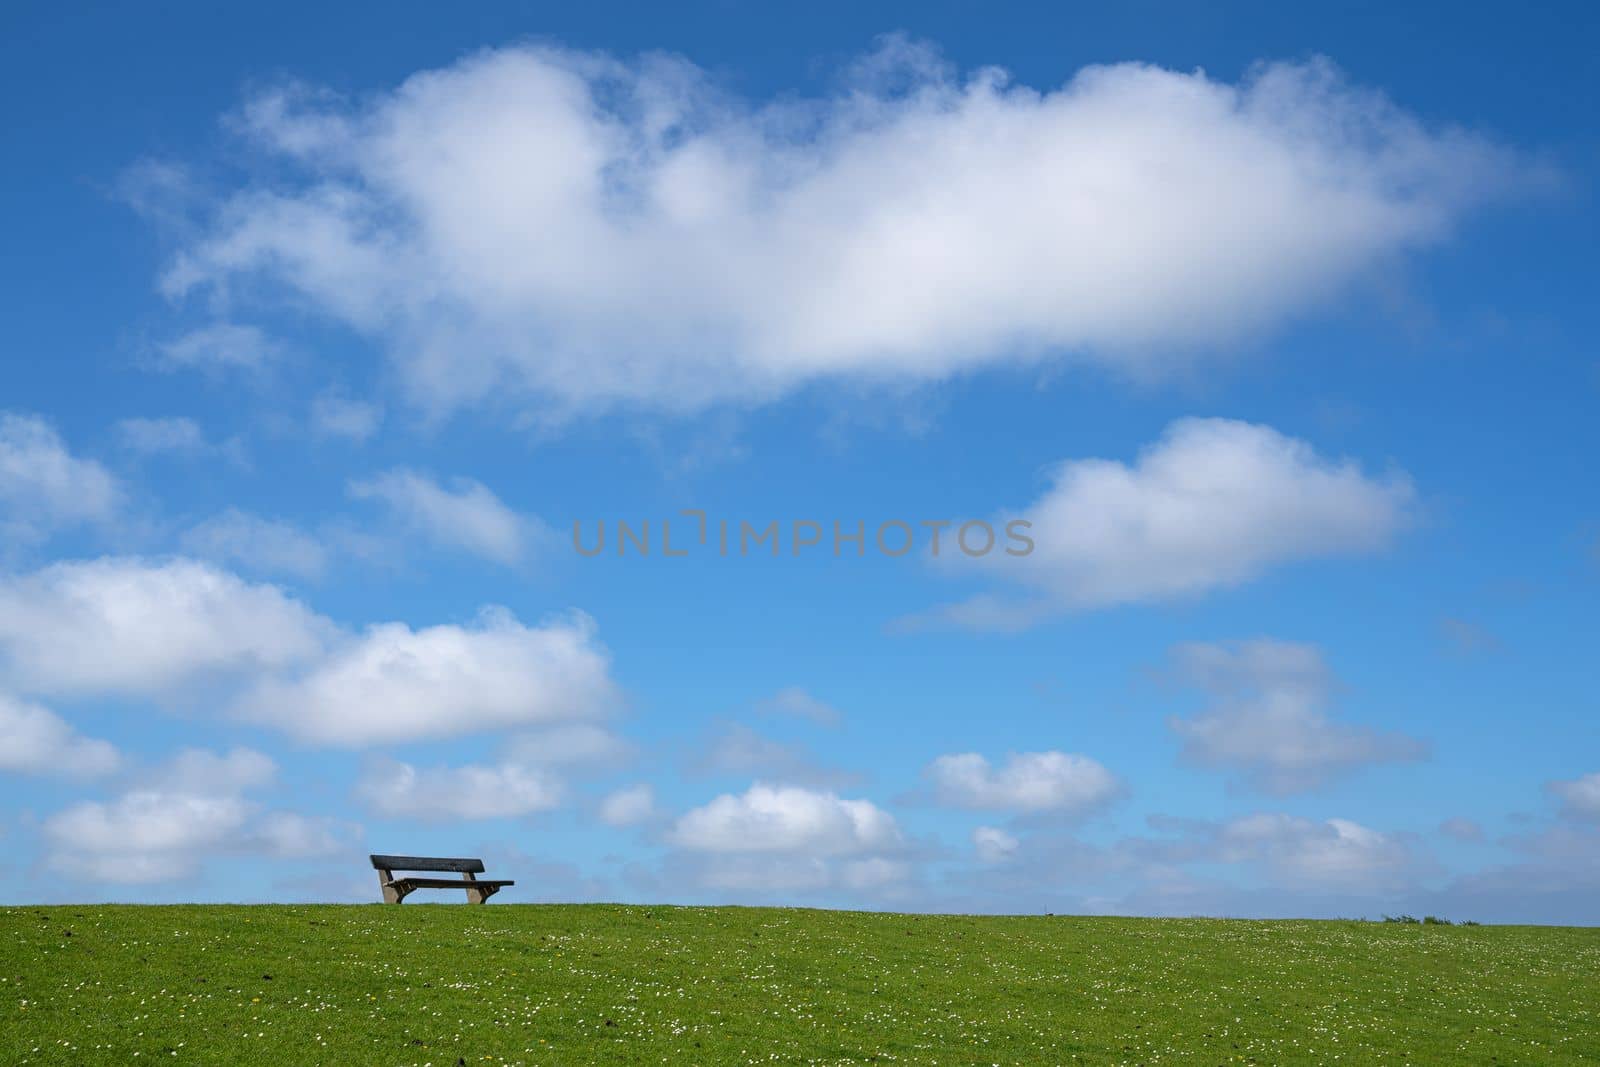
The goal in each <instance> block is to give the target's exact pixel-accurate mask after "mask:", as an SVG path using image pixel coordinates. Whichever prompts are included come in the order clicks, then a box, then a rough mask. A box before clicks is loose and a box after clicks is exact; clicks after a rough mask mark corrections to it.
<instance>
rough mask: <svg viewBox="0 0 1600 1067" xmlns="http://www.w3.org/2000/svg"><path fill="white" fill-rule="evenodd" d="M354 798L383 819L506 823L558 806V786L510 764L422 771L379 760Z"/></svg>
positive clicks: (538, 772)
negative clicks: (481, 820) (474, 820)
mask: <svg viewBox="0 0 1600 1067" xmlns="http://www.w3.org/2000/svg"><path fill="white" fill-rule="evenodd" d="M356 795H357V796H358V797H359V798H360V799H361V801H362V803H363V804H365V805H366V806H367V808H368V809H369V810H371V811H372V812H373V813H374V814H377V815H382V816H385V817H387V818H403V819H417V820H420V821H423V822H449V821H456V820H471V819H509V818H516V817H518V816H522V815H532V814H534V813H535V812H540V811H548V810H550V809H551V808H554V807H556V806H557V805H558V804H560V803H561V796H562V791H561V785H560V783H559V782H557V781H556V780H555V779H554V778H552V777H551V776H550V775H549V774H548V773H546V772H544V771H541V770H539V769H537V768H533V767H523V766H519V765H517V764H513V763H503V764H498V765H494V766H485V765H481V764H468V765H466V766H463V767H426V768H423V769H421V770H419V769H417V768H416V767H413V766H412V765H411V764H409V763H399V762H395V761H392V760H384V761H380V762H378V763H375V764H373V765H372V766H370V767H369V768H368V769H367V771H366V772H365V773H364V774H363V775H362V778H361V781H360V783H359V784H358V785H357V786H356Z"/></svg>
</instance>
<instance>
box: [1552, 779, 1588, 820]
mask: <svg viewBox="0 0 1600 1067" xmlns="http://www.w3.org/2000/svg"><path fill="white" fill-rule="evenodd" d="M1546 788H1547V789H1549V790H1550V792H1552V793H1554V794H1555V796H1556V798H1557V799H1558V800H1560V801H1561V813H1562V814H1563V815H1566V816H1568V817H1569V818H1574V819H1592V820H1594V821H1596V822H1600V771H1596V772H1595V773H1594V774H1586V775H1584V776H1583V777H1581V778H1574V779H1571V780H1570V781H1556V782H1550V783H1549V784H1548V785H1547V786H1546Z"/></svg>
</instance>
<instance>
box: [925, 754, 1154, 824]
mask: <svg viewBox="0 0 1600 1067" xmlns="http://www.w3.org/2000/svg"><path fill="white" fill-rule="evenodd" d="M923 774H924V776H925V777H926V778H927V779H928V781H929V782H930V783H932V785H933V789H934V798H935V799H936V800H937V801H938V802H940V803H942V804H948V805H951V806H952V807H959V808H976V809H980V810H1011V811H1023V812H1046V811H1048V812H1060V813H1063V814H1082V813H1084V812H1087V811H1090V810H1093V809H1094V808H1097V807H1100V806H1101V805H1103V804H1105V803H1106V802H1107V801H1110V800H1111V799H1113V798H1114V797H1116V796H1117V794H1118V793H1119V792H1120V791H1121V789H1122V786H1121V783H1120V782H1118V780H1117V777H1116V775H1114V774H1112V773H1111V772H1110V771H1108V770H1106V768H1105V767H1103V766H1101V765H1100V764H1099V763H1097V762H1096V761H1094V760H1092V759H1090V758H1089V757H1087V756H1079V755H1075V754H1073V753H1069V752H1054V751H1051V752H1019V753H1015V754H1013V755H1012V756H1010V757H1009V758H1008V759H1007V760H1006V762H1005V765H1004V766H1002V767H994V766H992V765H991V764H990V763H989V761H988V760H987V759H985V758H984V757H983V756H981V755H979V754H978V753H976V752H964V753H961V754H959V755H950V756H940V757H939V758H938V759H936V760H934V761H933V762H932V763H930V764H929V765H928V766H927V768H926V769H925V770H924V771H923Z"/></svg>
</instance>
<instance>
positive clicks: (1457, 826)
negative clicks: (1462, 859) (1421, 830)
mask: <svg viewBox="0 0 1600 1067" xmlns="http://www.w3.org/2000/svg"><path fill="white" fill-rule="evenodd" d="M1439 832H1440V833H1441V834H1443V835H1444V836H1446V837H1448V838H1452V839H1453V840H1456V841H1482V840H1483V836H1484V835H1483V826H1482V825H1481V824H1479V823H1477V822H1475V821H1474V820H1472V819H1467V818H1463V817H1461V816H1459V815H1458V816H1455V817H1454V818H1449V819H1446V820H1444V821H1443V822H1441V823H1440V824H1439Z"/></svg>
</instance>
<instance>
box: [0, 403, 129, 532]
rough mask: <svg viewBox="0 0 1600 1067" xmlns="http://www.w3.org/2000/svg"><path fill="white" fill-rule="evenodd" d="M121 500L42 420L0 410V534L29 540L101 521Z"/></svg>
mask: <svg viewBox="0 0 1600 1067" xmlns="http://www.w3.org/2000/svg"><path fill="white" fill-rule="evenodd" d="M122 496H123V494H122V489H121V487H120V486H119V485H118V484H117V480H116V479H115V478H114V477H113V476H112V475H111V474H110V472H108V471H107V470H106V469H105V468H104V467H102V466H101V465H100V464H98V463H96V462H94V461H93V460H88V459H79V458H78V457H76V456H74V455H73V454H72V453H71V452H70V451H69V450H68V449H67V446H66V444H65V443H64V442H63V441H62V440H61V437H60V435H59V434H57V433H56V431H55V429H54V427H52V426H51V425H50V424H49V423H48V422H46V421H45V420H43V419H41V418H39V417H37V416H33V415H16V414H7V413H4V412H0V536H4V537H7V538H14V539H16V540H19V541H25V540H33V539H34V538H36V537H39V536H42V535H43V534H45V533H47V532H49V531H50V530H53V529H56V528H58V527H62V526H71V525H74V524H78V523H87V522H104V521H106V520H107V519H110V518H111V517H112V516H113V515H114V514H115V513H116V511H117V508H118V507H119V505H120V504H121V502H122Z"/></svg>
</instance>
